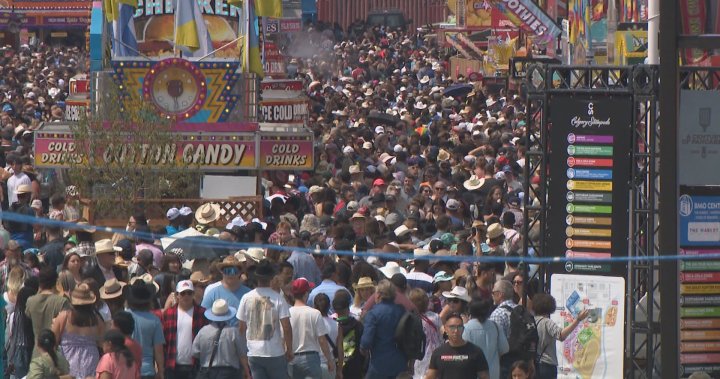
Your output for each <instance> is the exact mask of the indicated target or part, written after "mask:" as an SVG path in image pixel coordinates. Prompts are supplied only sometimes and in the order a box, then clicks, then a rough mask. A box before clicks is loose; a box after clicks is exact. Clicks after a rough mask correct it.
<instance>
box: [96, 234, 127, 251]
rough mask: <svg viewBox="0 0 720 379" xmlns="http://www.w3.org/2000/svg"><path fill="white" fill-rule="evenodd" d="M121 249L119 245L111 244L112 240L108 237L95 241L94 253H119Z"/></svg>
mask: <svg viewBox="0 0 720 379" xmlns="http://www.w3.org/2000/svg"><path fill="white" fill-rule="evenodd" d="M122 250H123V249H122V248H121V247H116V246H113V243H112V241H111V240H110V239H108V238H105V239H101V240H99V241H97V242H95V254H105V253H119V252H121V251H122Z"/></svg>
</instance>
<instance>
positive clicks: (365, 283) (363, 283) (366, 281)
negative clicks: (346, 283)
mask: <svg viewBox="0 0 720 379" xmlns="http://www.w3.org/2000/svg"><path fill="white" fill-rule="evenodd" d="M353 288H354V289H355V290H359V289H363V288H375V283H373V281H372V278H370V277H368V276H363V277H362V278H360V280H358V282H357V283H354V284H353Z"/></svg>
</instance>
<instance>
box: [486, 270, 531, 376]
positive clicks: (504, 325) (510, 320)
mask: <svg viewBox="0 0 720 379" xmlns="http://www.w3.org/2000/svg"><path fill="white" fill-rule="evenodd" d="M492 297H493V301H494V303H495V305H496V306H497V308H495V310H494V311H493V312H492V314H491V315H490V320H491V321H493V322H495V323H496V324H497V325H498V326H499V327H500V330H502V331H503V333H505V337H507V340H508V345H510V350H509V351H508V352H507V353H505V354H503V355H502V356H501V357H500V377H501V378H507V377H509V376H510V366H512V364H513V363H514V362H515V361H534V360H535V353H536V351H537V341H538V335H537V325H536V324H535V319H534V318H533V316H532V315H531V314H530V312H528V310H527V309H525V307H524V306H522V305H518V304H517V303H516V302H515V300H514V298H515V290H514V289H513V285H512V283H510V282H509V281H507V280H499V281H497V282H496V283H495V285H494V286H493V291H492Z"/></svg>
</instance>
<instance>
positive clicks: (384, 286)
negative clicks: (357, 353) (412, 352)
mask: <svg viewBox="0 0 720 379" xmlns="http://www.w3.org/2000/svg"><path fill="white" fill-rule="evenodd" d="M377 295H378V296H379V297H380V303H378V304H377V305H375V306H374V307H373V308H372V309H371V310H370V311H369V312H368V313H367V314H366V315H365V317H364V321H363V323H364V326H365V329H364V331H363V335H362V338H361V339H360V349H361V351H362V352H363V353H364V354H365V355H367V353H368V352H369V353H370V367H369V368H368V372H367V376H366V377H365V378H366V379H389V378H395V377H397V376H398V375H399V374H401V373H403V372H405V371H407V370H408V360H407V358H406V357H405V354H404V353H403V352H402V351H400V349H398V348H397V345H396V344H395V328H397V325H398V323H399V322H400V318H402V316H403V314H404V313H405V308H403V307H402V306H400V305H397V304H395V286H394V285H393V284H392V283H391V282H390V281H389V280H387V279H383V280H381V281H380V283H378V286H377Z"/></svg>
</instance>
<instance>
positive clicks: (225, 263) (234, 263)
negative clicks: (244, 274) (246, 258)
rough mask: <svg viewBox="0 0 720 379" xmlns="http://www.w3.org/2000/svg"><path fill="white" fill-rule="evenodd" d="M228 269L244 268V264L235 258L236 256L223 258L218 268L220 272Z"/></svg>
mask: <svg viewBox="0 0 720 379" xmlns="http://www.w3.org/2000/svg"><path fill="white" fill-rule="evenodd" d="M226 267H242V263H241V262H240V261H239V260H238V259H237V258H235V256H234V255H228V256H227V257H225V258H223V260H222V262H220V263H218V265H217V268H218V269H219V270H222V269H224V268H226Z"/></svg>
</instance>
